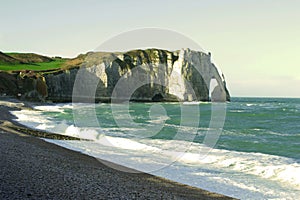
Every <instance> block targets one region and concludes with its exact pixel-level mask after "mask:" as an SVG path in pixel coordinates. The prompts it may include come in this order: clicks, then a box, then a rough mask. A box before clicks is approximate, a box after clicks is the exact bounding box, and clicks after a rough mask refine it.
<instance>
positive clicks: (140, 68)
mask: <svg viewBox="0 0 300 200" xmlns="http://www.w3.org/2000/svg"><path fill="white" fill-rule="evenodd" d="M83 66H85V67H81V68H80V71H82V70H83V71H85V73H83V74H88V78H87V79H89V80H85V78H81V82H80V86H79V91H77V93H78V94H86V91H93V92H94V91H95V92H94V93H93V95H95V98H96V99H100V101H101V99H108V98H111V95H112V94H113V92H114V90H115V93H114V94H115V95H116V96H115V98H125V99H126V96H128V95H130V98H131V100H139V101H209V100H210V98H211V99H212V100H215V101H226V100H229V94H228V92H227V89H226V85H225V81H224V80H223V76H222V74H219V71H218V69H217V68H216V67H215V65H214V64H213V63H211V60H210V55H209V54H205V53H203V52H197V51H192V50H190V49H181V50H180V51H175V52H170V51H166V50H159V49H147V50H133V51H129V52H126V53H117V54H114V53H89V55H88V56H87V58H86V62H85V63H83ZM74 73H75V72H74ZM59 76H60V78H55V77H54V79H55V81H53V80H49V81H48V82H49V83H51V84H50V85H48V88H50V90H51V88H52V87H55V88H57V87H59V86H58V85H59V84H62V83H63V82H64V81H63V82H61V81H60V79H63V80H65V79H66V78H64V76H66V74H65V75H64V74H60V75H59ZM72 77H73V76H72ZM46 79H47V77H46ZM52 79H53V76H52ZM91 80H98V82H99V83H98V84H95V82H94V81H91ZM212 80H214V81H213V82H214V85H213V87H211V82H212ZM71 82H72V81H71ZM73 82H74V80H73ZM55 83H58V85H56V86H53V85H52V84H55ZM120 83H121V87H120ZM61 87H63V86H61ZM81 88H82V90H85V91H82V92H80V90H81ZM116 88H117V89H116ZM55 91H59V92H62V91H61V90H57V89H56V90H55ZM52 95H54V94H52ZM48 96H49V97H50V98H51V94H48Z"/></svg>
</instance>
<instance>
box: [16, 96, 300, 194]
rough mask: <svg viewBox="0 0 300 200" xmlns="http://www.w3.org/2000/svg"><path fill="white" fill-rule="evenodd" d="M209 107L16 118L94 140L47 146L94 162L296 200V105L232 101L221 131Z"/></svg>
mask: <svg viewBox="0 0 300 200" xmlns="http://www.w3.org/2000/svg"><path fill="white" fill-rule="evenodd" d="M214 105H219V104H213V103H199V102H192V103H188V104H182V103H129V108H128V109H127V107H126V106H125V107H124V105H122V104H114V105H113V108H114V109H113V111H114V112H112V107H111V105H110V104H96V105H91V104H55V105H48V106H38V107H36V110H35V111H26V110H23V111H16V112H14V114H15V115H16V116H17V117H18V121H19V122H21V123H23V124H25V125H27V126H30V127H33V128H37V129H43V130H48V131H51V132H56V133H59V134H64V135H72V136H76V137H81V138H84V139H92V140H93V141H92V142H89V141H54V140H47V141H49V142H53V143H55V144H58V145H61V146H64V147H66V148H70V149H73V150H76V151H80V152H82V153H86V154H88V155H92V156H94V157H96V158H101V159H104V160H109V161H111V162H116V163H119V164H121V165H125V166H128V167H131V168H135V169H138V170H141V171H145V172H148V173H151V174H154V175H158V176H162V177H165V178H169V179H171V180H175V181H178V182H181V183H185V184H189V185H192V186H196V187H200V188H203V189H207V190H210V191H214V192H218V193H222V194H225V195H229V196H232V197H237V198H241V199H295V198H297V197H298V196H299V195H300V192H299V191H300V148H299V147H300V123H299V122H300V112H299V111H300V99H288V98H232V101H231V102H228V103H226V104H220V105H221V107H218V108H219V111H217V113H221V114H222V112H221V111H222V110H223V111H224V113H225V114H226V117H225V118H224V120H225V121H224V126H216V127H214V126H212V127H210V123H211V122H212V121H214V122H217V123H216V124H219V125H223V123H219V122H220V120H221V121H222V118H218V117H217V118H214V117H213V114H214V112H215V111H216V110H214ZM220 110H221V111H220ZM198 111H199V113H198ZM198 114H199V115H198ZM212 118H213V120H212ZM218 130H219V131H220V130H221V132H220V133H221V134H220V135H216V136H217V137H215V138H214V139H215V140H216V141H215V142H216V143H215V146H214V148H206V146H205V145H204V143H205V140H206V139H207V136H208V135H209V134H210V133H217V132H216V131H218ZM209 131H212V132H209ZM214 131H215V132H214ZM179 133H181V135H180V134H179ZM178 135H180V137H178ZM213 144H214V143H213ZM207 149H209V150H207ZM201 156H202V157H201Z"/></svg>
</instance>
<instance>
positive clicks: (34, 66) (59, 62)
mask: <svg viewBox="0 0 300 200" xmlns="http://www.w3.org/2000/svg"><path fill="white" fill-rule="evenodd" d="M65 62H66V60H64V59H54V60H53V61H51V62H40V63H30V64H27V63H26V64H10V63H1V62H0V70H3V71H19V70H34V71H39V70H50V69H59V68H61V67H62V66H63V64H64V63H65Z"/></svg>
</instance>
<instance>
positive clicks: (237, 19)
mask: <svg viewBox="0 0 300 200" xmlns="http://www.w3.org/2000/svg"><path fill="white" fill-rule="evenodd" d="M144 27H155V28H163V29H169V30H173V31H176V32H179V33H181V34H183V35H185V36H187V37H189V38H191V39H192V40H194V41H195V42H196V43H198V44H199V45H200V46H201V47H202V48H203V49H205V50H207V51H209V52H211V53H212V59H213V62H214V63H215V64H216V65H217V66H218V67H219V68H221V70H222V71H223V73H224V75H225V78H226V81H227V84H228V88H229V90H230V93H231V95H232V96H253V97H256V96H266V97H269V96H270V97H300V89H299V86H300V55H299V53H300V1H297V0H252V1H250V0H224V1H221V0H206V1H202V0H198V1H197V0H184V1H182V0H180V1H179V0H177V1H176V0H174V1H162V0H161V1H159V0H151V1H143V0H131V1H130V0H128V1H125V0H119V1H117V0H115V1H113V0H111V1H106V0H102V1H100V0H98V1H96V0H85V1H84V0H80V1H79V0H71V1H63V0H61V1H57V0H51V1H47V0H45V1H39V0H27V1H21V0H20V1H17V0H10V1H4V0H0V51H3V52H35V53H40V54H43V55H51V56H53V55H59V56H65V57H75V56H76V55H78V54H80V53H85V52H87V51H92V50H94V49H95V48H97V47H98V46H99V45H100V44H101V43H103V42H105V41H106V40H108V39H110V38H112V37H113V36H115V35H118V34H120V33H122V32H124V31H130V30H134V29H138V28H144Z"/></svg>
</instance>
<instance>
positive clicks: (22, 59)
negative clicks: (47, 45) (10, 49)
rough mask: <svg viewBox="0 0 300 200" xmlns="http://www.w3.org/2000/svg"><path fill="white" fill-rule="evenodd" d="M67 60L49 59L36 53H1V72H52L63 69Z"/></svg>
mask: <svg viewBox="0 0 300 200" xmlns="http://www.w3.org/2000/svg"><path fill="white" fill-rule="evenodd" d="M65 62H66V59H61V58H49V57H46V56H42V55H38V54H34V53H2V52H0V70H3V71H13V70H14V71H18V70H34V71H39V70H51V69H60V68H62V67H63V65H64V63H65Z"/></svg>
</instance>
